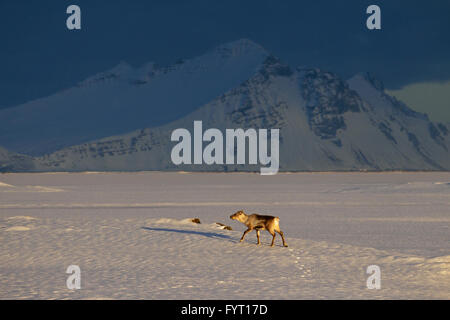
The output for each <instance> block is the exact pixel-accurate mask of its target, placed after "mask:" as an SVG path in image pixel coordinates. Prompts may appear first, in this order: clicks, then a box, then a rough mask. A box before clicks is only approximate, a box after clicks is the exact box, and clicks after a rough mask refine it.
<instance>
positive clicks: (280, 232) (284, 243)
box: [277, 230, 288, 247]
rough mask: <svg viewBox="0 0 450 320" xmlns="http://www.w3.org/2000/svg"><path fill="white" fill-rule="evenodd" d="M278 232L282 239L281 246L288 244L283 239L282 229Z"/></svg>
mask: <svg viewBox="0 0 450 320" xmlns="http://www.w3.org/2000/svg"><path fill="white" fill-rule="evenodd" d="M277 232H278V233H279V234H280V236H281V239H282V240H283V246H285V247H287V246H288V245H287V243H286V241H285V240H284V233H283V231H281V230H280V231H277Z"/></svg>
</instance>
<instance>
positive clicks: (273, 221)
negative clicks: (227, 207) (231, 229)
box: [230, 210, 288, 247]
mask: <svg viewBox="0 0 450 320" xmlns="http://www.w3.org/2000/svg"><path fill="white" fill-rule="evenodd" d="M230 219H232V220H237V221H239V222H242V223H243V224H245V225H246V226H247V230H245V231H244V234H243V235H242V237H241V240H240V241H241V242H242V241H244V238H245V235H246V234H247V233H249V232H250V231H252V230H253V229H255V230H256V238H257V240H258V245H260V244H261V241H260V239H259V232H260V230H267V231H268V232H269V233H270V234H271V235H272V244H271V246H272V247H273V244H274V242H275V236H276V233H275V232H277V233H279V234H280V236H281V239H282V240H283V246H285V247H287V246H288V245H287V244H286V241H285V240H284V234H283V231H281V230H280V224H279V221H280V218H278V217H273V216H263V215H259V214H251V215H246V214H245V213H244V211H243V210H239V211H238V212H236V213H234V214H232V215H231V216H230Z"/></svg>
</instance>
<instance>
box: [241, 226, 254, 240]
mask: <svg viewBox="0 0 450 320" xmlns="http://www.w3.org/2000/svg"><path fill="white" fill-rule="evenodd" d="M250 231H252V229H251V228H248V229H247V230H245V231H244V234H243V235H242V238H241V240H240V241H241V242H242V241H244V238H245V235H246V234H247V233H249V232H250Z"/></svg>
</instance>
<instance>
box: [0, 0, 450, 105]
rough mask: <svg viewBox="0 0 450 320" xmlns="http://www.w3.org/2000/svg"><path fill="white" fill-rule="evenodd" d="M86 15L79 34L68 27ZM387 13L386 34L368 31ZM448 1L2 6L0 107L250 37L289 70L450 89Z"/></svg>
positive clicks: (208, 0) (6, 0) (61, 1)
mask: <svg viewBox="0 0 450 320" xmlns="http://www.w3.org/2000/svg"><path fill="white" fill-rule="evenodd" d="M70 4H77V5H79V6H80V7H81V13H82V30H80V31H69V30H67V28H66V18H67V16H68V15H67V14H66V8H67V6H68V5H70ZM370 4H377V5H379V6H380V7H381V13H382V30H381V31H369V30H367V29H366V26H365V21H366V18H367V15H366V13H365V11H366V8H367V6H368V5H370ZM449 34H450V1H448V0H442V1H440V0H429V1H424V0H421V1H413V0H408V1H401V0H396V1H393V0H389V1H380V0H376V1H374V0H371V1H365V0H345V1H336V0H327V1H325V0H309V1H299V0H295V1H283V0H276V1H272V0H258V1H248V0H239V1H234V0H222V1H218V0H204V1H203V0H202V1H195V0H190V1H170V0H165V1H155V0H142V1H141V0H128V1H124V0H114V1H99V0H85V1H79V0H71V1H65V0H53V1H45V0H40V1H17V0H0V106H2V107H5V106H11V105H16V104H19V103H23V102H26V101H28V100H31V99H34V98H37V97H42V96H47V95H49V94H51V93H54V92H56V91H58V90H61V89H64V88H67V87H70V86H72V85H73V84H75V83H77V82H78V81H80V80H82V79H84V78H86V77H87V76H90V75H92V74H95V73H97V72H100V71H103V70H106V69H109V68H111V67H113V66H115V65H116V64H117V63H118V62H120V61H121V60H124V61H127V62H129V63H130V64H131V65H133V66H139V65H141V64H143V63H145V62H148V61H154V62H156V63H159V64H163V65H164V64H169V63H172V62H174V61H175V60H177V59H178V58H180V57H183V58H190V57H194V56H196V55H199V54H202V53H204V52H205V51H206V50H208V49H210V48H212V47H214V46H216V45H218V44H221V43H224V42H228V41H233V40H237V39H240V38H249V39H251V40H253V41H255V42H257V43H259V44H261V45H262V46H263V47H265V48H266V49H267V50H268V51H270V52H272V53H273V54H275V55H276V56H278V57H280V58H281V59H282V60H283V61H285V62H287V63H288V64H290V65H291V66H294V67H295V66H299V65H303V66H314V67H320V68H323V69H327V70H330V71H333V72H336V73H338V74H340V75H341V76H344V77H349V76H351V75H352V74H354V73H357V72H359V71H372V72H373V73H374V74H375V75H376V76H377V77H379V78H380V79H382V80H383V81H384V83H385V85H386V87H387V88H389V89H398V88H399V87H402V86H404V85H407V84H411V83H416V82H429V81H448V80H450V41H449V40H450V37H449Z"/></svg>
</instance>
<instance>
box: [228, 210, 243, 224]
mask: <svg viewBox="0 0 450 320" xmlns="http://www.w3.org/2000/svg"><path fill="white" fill-rule="evenodd" d="M230 219H232V220H237V221H239V222H243V221H244V220H245V213H244V210H239V211H238V212H236V213H234V214H232V215H231V216H230Z"/></svg>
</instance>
